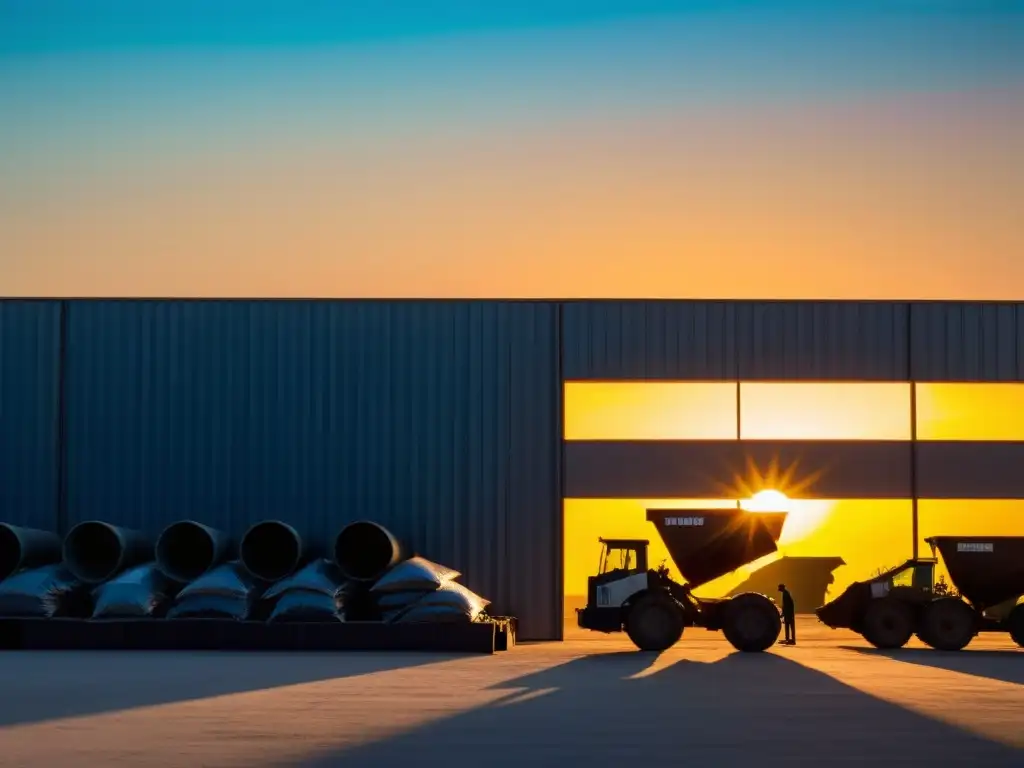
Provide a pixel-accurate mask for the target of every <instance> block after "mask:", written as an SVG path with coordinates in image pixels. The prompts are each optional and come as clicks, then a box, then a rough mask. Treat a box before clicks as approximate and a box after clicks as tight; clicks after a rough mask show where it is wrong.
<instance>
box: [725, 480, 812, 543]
mask: <svg viewBox="0 0 1024 768" xmlns="http://www.w3.org/2000/svg"><path fill="white" fill-rule="evenodd" d="M740 506H741V507H742V508H743V509H745V510H747V511H748V512H786V513H787V515H786V524H785V525H784V526H783V527H782V536H781V537H780V538H779V546H785V545H787V544H793V543H795V542H798V541H802V540H803V539H806V538H807V537H808V536H810V535H811V534H813V533H814V532H815V531H817V530H818V529H819V528H820V527H821V526H822V525H823V524H824V523H825V521H826V520H827V519H828V516H829V513H830V512H831V510H832V502H830V501H820V500H812V499H800V500H798V501H793V500H791V499H790V498H789V497H788V496H786V494H784V493H783V492H782V491H777V490H774V489H765V490H763V491H758V492H757V493H755V494H754V495H753V496H751V497H750V498H749V499H746V500H744V501H741V502H740Z"/></svg>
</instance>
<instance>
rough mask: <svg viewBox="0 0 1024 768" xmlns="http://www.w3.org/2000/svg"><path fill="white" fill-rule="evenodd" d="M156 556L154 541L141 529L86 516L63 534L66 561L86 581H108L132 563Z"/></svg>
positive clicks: (95, 582)
mask: <svg viewBox="0 0 1024 768" xmlns="http://www.w3.org/2000/svg"><path fill="white" fill-rule="evenodd" d="M152 559H153V541H152V539H150V538H149V537H148V536H147V535H146V534H144V533H142V532H141V531H133V530H131V529H129V528H118V527H117V526H114V525H111V524H110V523H104V522H102V521H100V520H87V521H85V522H83V523H79V524H78V525H76V526H75V527H74V528H72V529H71V530H70V531H69V532H68V535H67V536H66V537H65V538H64V565H65V567H67V569H68V570H69V571H71V573H72V574H73V575H74V576H75V578H77V579H79V580H80V581H83V582H85V583H86V584H100V583H102V582H104V581H109V580H110V579H112V578H113V577H114V576H117V574H119V573H120V572H121V571H123V570H125V569H126V568H130V567H131V566H133V565H139V564H141V563H147V562H150V561H151V560H152Z"/></svg>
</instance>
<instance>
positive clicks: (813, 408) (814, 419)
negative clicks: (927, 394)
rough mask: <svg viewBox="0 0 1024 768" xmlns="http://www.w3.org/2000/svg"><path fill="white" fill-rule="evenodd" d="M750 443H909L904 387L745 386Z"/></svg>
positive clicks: (743, 422)
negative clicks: (805, 441)
mask: <svg viewBox="0 0 1024 768" xmlns="http://www.w3.org/2000/svg"><path fill="white" fill-rule="evenodd" d="M740 408H741V411H740V437H741V438H743V439H745V440H909V439H910V436H911V435H910V431H911V430H910V425H911V419H910V413H911V411H910V384H908V383H905V382H884V383H881V382H827V383H825V382H770V383H769V382H744V383H742V384H741V385H740Z"/></svg>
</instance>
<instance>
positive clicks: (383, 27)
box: [0, 0, 1024, 54]
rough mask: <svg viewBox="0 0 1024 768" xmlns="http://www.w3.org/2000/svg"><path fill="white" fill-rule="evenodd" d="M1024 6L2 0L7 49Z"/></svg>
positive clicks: (945, 13)
mask: <svg viewBox="0 0 1024 768" xmlns="http://www.w3.org/2000/svg"><path fill="white" fill-rule="evenodd" d="M1022 11H1024V3H1021V2H1019V1H1018V0H973V1H972V0H859V1H857V0H830V1H829V2H821V1H820V0H819V1H818V2H811V1H808V0H788V1H787V2H780V1H779V0H519V1H518V2H506V3H501V2H480V1H479V0H407V1H405V2H396V0H374V1H373V2H365V1H364V2H351V1H334V2H332V1H331V0H177V1H176V2H168V0H144V1H143V2H138V1H133V0H0V19H2V24H0V51H3V52H4V53H7V54H11V53H16V52H20V53H28V52H54V51H69V50H77V51H83V50H109V49H115V48H120V49H124V48H132V47H153V46H224V45H309V44H315V43H337V42H360V41H372V40H382V39H393V38H402V37H418V36H429V35H438V34H450V33H465V32H479V31H493V30H508V29H529V28H537V27H558V26H567V25H578V24H586V23H593V22H607V21H610V20H617V19H624V18H630V17H643V16H654V15H668V16H676V17H686V16H696V15H707V14H746V15H749V14H759V15H761V14H783V15H787V16H789V17H790V18H792V19H793V20H794V21H797V22H799V21H800V20H801V19H802V18H803V19H807V18H814V17H820V16H822V15H826V16H840V17H846V18H850V19H853V18H856V17H864V16H865V15H868V16H870V15H872V14H878V13H884V14H886V15H889V16H896V15H901V16H904V17H907V18H916V19H922V18H924V17H926V16H931V17H937V16H938V17H944V18H946V19H947V20H967V19H973V20H975V21H977V20H979V19H981V18H985V17H987V18H988V19H990V20H996V21H999V22H1001V23H1006V22H1007V21H1008V20H1009V19H1011V18H1013V17H1019V16H1020V14H1021V12H1022ZM1017 21H1019V18H1018V19H1017Z"/></svg>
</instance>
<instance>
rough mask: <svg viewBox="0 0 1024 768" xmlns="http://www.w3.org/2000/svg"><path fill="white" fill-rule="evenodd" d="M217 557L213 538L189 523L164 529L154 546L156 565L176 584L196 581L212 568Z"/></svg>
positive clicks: (199, 526)
mask: <svg viewBox="0 0 1024 768" xmlns="http://www.w3.org/2000/svg"><path fill="white" fill-rule="evenodd" d="M216 556H217V547H216V543H215V542H214V540H213V537H212V536H211V535H210V533H209V532H208V531H207V530H206V528H204V527H203V526H201V525H199V524H198V523H193V522H192V521H191V520H183V521H181V522H178V523H174V524H173V525H169V526H167V528H165V529H164V531H163V533H161V534H160V538H159V539H157V542H156V562H157V565H158V566H159V567H160V570H161V571H163V572H164V573H165V574H166V575H167V576H169V577H170V578H172V579H174V580H175V581H180V582H190V581H195V580H196V579H198V578H199V577H200V576H202V575H203V574H204V573H206V572H207V571H208V570H209V569H210V568H211V567H212V566H213V565H214V559H215V558H216Z"/></svg>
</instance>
